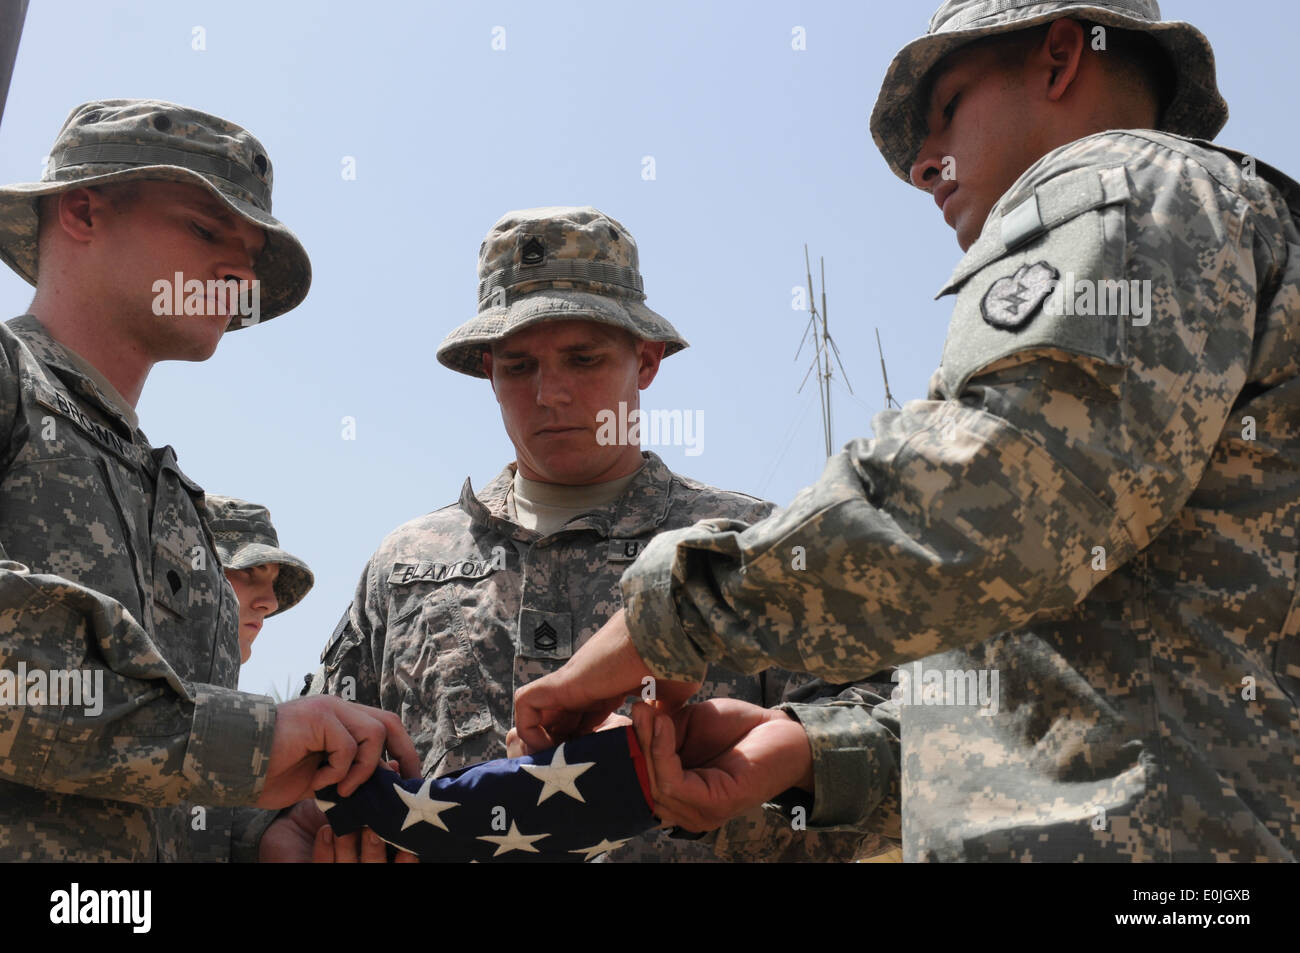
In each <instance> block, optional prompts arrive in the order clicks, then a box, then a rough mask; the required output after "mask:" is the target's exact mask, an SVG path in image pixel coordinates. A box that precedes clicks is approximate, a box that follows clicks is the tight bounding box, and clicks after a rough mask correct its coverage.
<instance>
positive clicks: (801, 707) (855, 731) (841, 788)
mask: <svg viewBox="0 0 1300 953" xmlns="http://www.w3.org/2000/svg"><path fill="white" fill-rule="evenodd" d="M893 684H894V683H892V682H890V681H888V680H887V679H886V678H885V677H884V673H881V674H878V675H875V676H872V677H871V678H869V679H866V680H864V681H861V682H855V683H852V684H848V685H827V684H826V683H824V682H822V681H821V680H816V681H813V682H810V683H808V684H806V685H802V686H800V687H799V688H797V689H795V690H793V691H791V692H789V693H787V695H786V699H785V701H784V702H782V704H781V705H780V708H781V710H782V711H784V712H785V713H786V714H788V715H789V716H790V717H791V718H793V719H794V720H795V721H797V722H799V724H800V725H802V726H803V729H804V733H805V735H806V736H807V738H808V744H809V746H810V747H811V748H812V760H813V782H814V784H813V795H812V796H811V797H808V796H806V795H804V792H801V791H798V790H795V791H792V792H790V794H789V795H788V796H786V797H783V798H780V799H778V800H777V801H776V802H775V803H774V806H775V807H776V808H778V809H779V810H781V812H782V813H784V814H787V815H789V814H791V812H792V811H793V808H794V807H797V806H802V807H803V808H804V814H805V817H806V821H807V825H808V829H809V830H848V829H851V830H860V831H869V832H873V833H879V834H884V835H886V836H889V837H894V838H897V837H899V836H900V823H899V814H898V791H899V771H898V765H899V763H900V762H899V732H898V716H897V711H896V710H895V709H894V708H893V707H892V706H890V705H888V702H889V696H890V693H891V690H892V687H893ZM801 795H802V796H801Z"/></svg>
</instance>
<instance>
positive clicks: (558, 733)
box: [515, 611, 699, 750]
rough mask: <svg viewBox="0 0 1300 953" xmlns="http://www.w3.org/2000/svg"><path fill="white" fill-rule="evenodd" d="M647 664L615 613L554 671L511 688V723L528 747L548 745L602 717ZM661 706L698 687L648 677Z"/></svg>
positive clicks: (669, 706) (677, 703) (630, 690)
mask: <svg viewBox="0 0 1300 953" xmlns="http://www.w3.org/2000/svg"><path fill="white" fill-rule="evenodd" d="M647 677H651V678H653V676H651V674H650V670H649V669H648V668H646V664H645V662H643V661H642V660H641V656H640V655H639V654H637V650H636V645H635V644H634V643H633V642H632V639H631V637H630V636H629V635H628V631H627V625H626V623H625V622H624V617H623V613H622V612H621V611H620V612H617V613H615V614H614V615H613V616H612V617H611V618H610V620H609V621H608V622H607V623H605V625H604V626H602V627H601V629H600V631H599V632H597V633H596V634H595V635H593V636H592V637H591V638H590V639H589V640H588V641H587V643H586V644H585V645H583V646H582V648H580V649H578V651H577V652H575V653H573V657H572V658H570V659H569V661H568V662H566V663H565V664H564V665H563V666H562V667H561V668H560V669H559V670H558V671H555V672H552V673H551V674H550V675H547V676H545V677H544V678H539V679H538V680H537V681H535V682H530V683H529V684H527V685H525V686H523V687H522V688H520V689H519V690H518V691H517V692H515V728H516V730H517V731H518V735H519V738H520V739H521V740H522V741H523V742H524V743H525V744H526V745H528V746H529V747H531V748H533V749H534V750H540V749H542V748H552V747H554V746H555V745H557V744H559V743H560V742H562V741H565V740H567V739H569V738H572V737H574V736H576V735H583V734H587V733H588V732H590V731H593V730H594V729H595V728H596V726H598V725H599V724H600V723H601V722H603V721H604V720H605V719H606V718H608V717H609V715H610V714H611V713H612V712H613V711H614V710H615V709H616V708H618V707H619V706H620V705H622V704H623V699H625V698H626V697H627V696H628V695H630V694H634V693H638V692H640V691H641V690H642V687H643V685H642V679H644V678H647ZM653 684H654V689H655V697H656V699H657V703H658V705H659V707H660V709H661V710H663V711H673V710H675V709H676V708H679V707H681V706H682V705H683V704H685V703H686V700H687V699H688V698H690V697H691V695H693V694H695V692H696V690H697V689H698V688H699V685H698V683H694V682H673V681H668V680H666V679H657V680H655V681H654V682H653Z"/></svg>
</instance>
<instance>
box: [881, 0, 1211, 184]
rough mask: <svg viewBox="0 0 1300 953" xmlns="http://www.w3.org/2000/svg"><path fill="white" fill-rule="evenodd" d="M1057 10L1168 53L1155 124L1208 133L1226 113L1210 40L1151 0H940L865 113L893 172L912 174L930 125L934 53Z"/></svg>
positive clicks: (1041, 20)
mask: <svg viewBox="0 0 1300 953" xmlns="http://www.w3.org/2000/svg"><path fill="white" fill-rule="evenodd" d="M1063 17H1070V18H1073V19H1075V20H1080V21H1084V22H1087V23H1091V24H1094V25H1100V26H1102V27H1113V28H1115V29H1120V30H1134V31H1138V32H1142V33H1147V34H1149V35H1150V36H1151V37H1152V39H1154V40H1155V41H1156V42H1157V43H1159V44H1160V46H1161V47H1162V48H1163V49H1164V51H1165V52H1166V53H1168V54H1169V64H1170V66H1172V67H1173V70H1174V91H1173V96H1172V98H1171V99H1170V101H1169V104H1168V106H1167V107H1166V108H1165V110H1164V112H1163V114H1162V115H1161V117H1160V128H1161V129H1164V130H1165V131H1167V132H1173V133H1177V134H1178V135H1181V136H1190V137H1193V138H1201V139H1213V138H1214V137H1215V136H1216V135H1218V134H1219V130H1221V129H1222V128H1223V126H1224V123H1226V122H1227V121H1228V104H1227V103H1226V102H1224V100H1223V96H1222V95H1221V94H1220V93H1219V86H1218V79H1217V77H1216V73H1215V68H1214V50H1213V49H1212V48H1211V47H1210V41H1209V40H1207V39H1206V38H1205V35H1204V34H1203V33H1201V31H1200V30H1198V29H1196V27H1194V26H1193V25H1192V24H1190V23H1185V22H1183V21H1181V20H1161V19H1160V4H1159V3H1157V2H1156V0H1090V2H1084V3H1080V2H1077V0H946V2H945V3H944V4H943V5H942V6H940V7H939V9H938V10H937V11H936V12H935V14H934V16H933V17H931V18H930V28H929V30H927V31H926V35H925V36H923V37H920V38H918V39H916V40H913V41H912V42H911V43H909V44H907V46H905V47H903V49H902V50H900V51H899V53H898V55H897V56H895V57H894V60H893V62H892V63H890V64H889V69H888V71H887V72H886V73H885V79H884V82H883V83H882V84H881V86H880V94H879V96H877V97H876V105H875V108H874V109H873V110H872V113H871V136H872V138H873V139H874V140H875V142H876V146H877V148H879V149H880V151H881V153H882V154H883V155H884V157H885V160H886V161H887V162H888V163H889V167H890V168H891V169H893V170H894V174H895V175H897V176H898V177H899V178H901V179H902V180H903V181H904V182H909V183H910V182H911V178H910V174H909V170H910V168H911V165H912V162H913V161H915V159H916V154H917V153H918V152H919V151H920V149H921V143H922V142H924V141H925V137H926V134H927V132H928V129H929V127H928V124H927V122H926V118H925V104H924V103H922V102H921V101H920V94H921V93H922V92H923V91H924V89H925V85H924V80H925V77H926V74H928V73H929V72H930V70H931V69H933V68H934V67H935V66H936V65H937V64H938V63H939V61H940V60H942V59H943V58H944V57H945V56H947V55H948V54H949V53H952V52H953V51H955V50H957V49H959V48H961V47H963V46H965V45H966V44H968V43H970V42H971V41H973V40H978V39H980V38H982V37H986V36H994V35H996V34H999V33H1012V32H1016V31H1018V30H1027V29H1031V28H1033V27H1036V26H1041V25H1043V24H1047V23H1051V22H1052V21H1053V20H1059V19H1061V18H1063ZM1092 39H1093V38H1092V37H1091V36H1090V37H1089V42H1090V43H1091V42H1092Z"/></svg>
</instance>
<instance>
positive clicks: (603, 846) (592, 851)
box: [569, 837, 632, 861]
mask: <svg viewBox="0 0 1300 953" xmlns="http://www.w3.org/2000/svg"><path fill="white" fill-rule="evenodd" d="M631 839H632V838H630V837H625V838H623V839H622V840H605V838H603V837H602V838H601V839H600V843H599V844H593V845H592V846H591V847H581V848H579V849H578V850H571V851H569V853H570V854H586V855H587V856H586V857H584V858H582V859H583V860H584V861H588V860H591V858H593V857H595V856H597V855H598V854H603V853H605V851H607V850H613V849H614V848H615V847H622V846H623V845H624V844H626V843H627V842H628V841H630V840H631Z"/></svg>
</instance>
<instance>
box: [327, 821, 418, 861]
mask: <svg viewBox="0 0 1300 953" xmlns="http://www.w3.org/2000/svg"><path fill="white" fill-rule="evenodd" d="M311 859H312V863H316V864H356V863H362V864H386V863H388V845H387V844H385V843H384V842H383V841H382V840H380V839H379V835H377V834H376V833H375V832H374V831H372V830H371V829H370V828H368V827H366V828H363V829H362V830H359V831H354V832H352V833H351V834H342V835H338V834H335V833H334V830H333V829H332V828H331V827H330V826H329V825H328V824H324V825H322V826H321V829H320V830H319V831H317V832H316V843H315V845H314V846H313V849H312V857H311ZM419 862H420V858H419V857H416V856H415V855H414V854H411V853H408V852H407V851H404V850H399V851H397V855H396V857H394V858H393V863H395V864H418V863H419Z"/></svg>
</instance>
